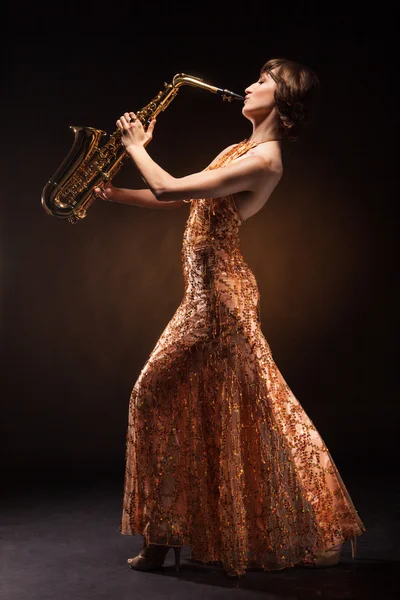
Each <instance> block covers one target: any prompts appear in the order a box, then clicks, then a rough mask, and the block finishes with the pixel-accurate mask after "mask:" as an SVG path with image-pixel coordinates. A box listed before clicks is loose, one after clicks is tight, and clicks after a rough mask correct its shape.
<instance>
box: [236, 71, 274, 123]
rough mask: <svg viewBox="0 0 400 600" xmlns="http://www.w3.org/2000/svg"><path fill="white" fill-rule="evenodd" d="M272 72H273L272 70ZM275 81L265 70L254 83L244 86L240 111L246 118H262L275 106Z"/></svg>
mask: <svg viewBox="0 0 400 600" xmlns="http://www.w3.org/2000/svg"><path fill="white" fill-rule="evenodd" d="M272 73H273V74H274V72H273V71H272ZM275 90H276V81H275V80H274V79H273V77H271V75H270V73H268V72H265V73H262V75H260V78H259V79H258V81H256V82H255V83H252V84H251V85H249V87H247V88H246V90H245V92H246V96H245V99H244V105H243V108H242V113H243V115H244V116H245V117H247V118H257V120H259V119H260V118H264V117H266V116H268V115H269V113H270V112H271V110H272V109H273V108H274V106H275Z"/></svg>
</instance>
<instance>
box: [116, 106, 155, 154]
mask: <svg viewBox="0 0 400 600" xmlns="http://www.w3.org/2000/svg"><path fill="white" fill-rule="evenodd" d="M155 124H156V120H155V119H153V120H152V121H151V122H150V125H149V127H148V128H147V131H145V130H144V128H143V125H142V123H141V122H140V121H139V119H138V118H137V117H136V115H135V113H134V112H129V113H127V112H126V113H124V114H123V116H122V117H121V118H119V119H118V121H117V126H118V128H119V129H120V130H121V139H122V143H123V145H124V146H125V149H126V150H128V148H129V146H143V147H144V148H145V147H146V146H147V144H148V143H149V142H150V141H151V140H152V139H153V130H154V126H155Z"/></svg>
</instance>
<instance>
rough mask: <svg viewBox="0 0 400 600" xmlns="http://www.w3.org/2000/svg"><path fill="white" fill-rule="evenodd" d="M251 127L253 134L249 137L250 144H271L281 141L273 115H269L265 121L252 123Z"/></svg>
mask: <svg viewBox="0 0 400 600" xmlns="http://www.w3.org/2000/svg"><path fill="white" fill-rule="evenodd" d="M252 125H253V133H252V134H251V136H250V137H249V141H250V142H254V143H256V144H261V143H262V142H271V141H274V140H281V139H282V136H281V134H280V133H279V132H278V128H277V126H276V119H275V115H272V114H270V115H268V117H267V118H266V119H263V120H262V121H260V122H259V123H257V122H256V121H252Z"/></svg>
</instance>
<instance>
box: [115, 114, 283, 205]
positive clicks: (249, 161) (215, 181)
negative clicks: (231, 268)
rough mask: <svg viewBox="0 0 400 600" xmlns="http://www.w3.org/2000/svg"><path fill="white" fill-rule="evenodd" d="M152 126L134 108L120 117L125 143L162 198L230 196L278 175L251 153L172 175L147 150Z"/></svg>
mask: <svg viewBox="0 0 400 600" xmlns="http://www.w3.org/2000/svg"><path fill="white" fill-rule="evenodd" d="M152 123H153V125H152V129H151V130H150V134H149V129H150V128H149V129H148V130H147V132H145V131H144V128H143V125H142V123H141V122H140V120H139V119H138V118H137V117H136V115H135V113H133V112H130V113H128V112H126V113H124V115H123V116H121V118H120V119H118V120H117V126H118V127H119V129H120V130H121V139H122V143H123V144H124V146H125V149H126V151H127V153H128V154H129V155H130V157H131V158H132V160H133V162H134V163H135V165H136V167H137V169H138V170H139V172H140V174H141V175H142V177H143V179H144V180H145V181H146V183H147V184H148V186H149V188H150V190H151V191H152V192H153V194H154V196H155V197H156V198H157V199H158V200H161V201H164V200H175V201H176V200H185V199H189V198H190V199H196V198H210V197H213V198H215V197H220V196H227V195H230V194H235V193H237V192H242V191H255V190H256V189H257V188H258V187H259V185H260V183H263V184H265V178H266V177H268V176H275V173H274V171H273V169H272V168H271V164H270V161H269V160H268V159H265V158H263V157H262V156H255V155H253V156H249V157H247V158H245V159H243V160H241V161H239V162H237V163H236V164H234V163H232V164H230V165H228V166H227V167H224V168H223V169H215V170H210V171H201V172H199V173H194V174H193V175H187V176H186V177H180V178H176V177H172V175H170V174H169V173H167V171H164V169H162V168H161V167H160V166H159V165H158V164H157V163H156V162H155V161H154V160H153V159H152V158H151V157H150V156H149V154H148V153H147V151H146V149H145V146H146V145H147V144H148V141H149V139H151V137H152V133H153V129H154V122H153V121H152Z"/></svg>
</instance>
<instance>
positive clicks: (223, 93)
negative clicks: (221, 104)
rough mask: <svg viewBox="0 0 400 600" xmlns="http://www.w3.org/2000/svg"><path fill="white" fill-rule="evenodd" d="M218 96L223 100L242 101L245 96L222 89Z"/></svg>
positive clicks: (218, 90) (219, 89)
mask: <svg viewBox="0 0 400 600" xmlns="http://www.w3.org/2000/svg"><path fill="white" fill-rule="evenodd" d="M217 94H218V96H222V99H223V100H228V101H230V100H232V99H233V100H241V101H242V102H243V101H244V96H240V95H239V94H235V92H231V91H230V90H223V89H221V88H218V89H217Z"/></svg>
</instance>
